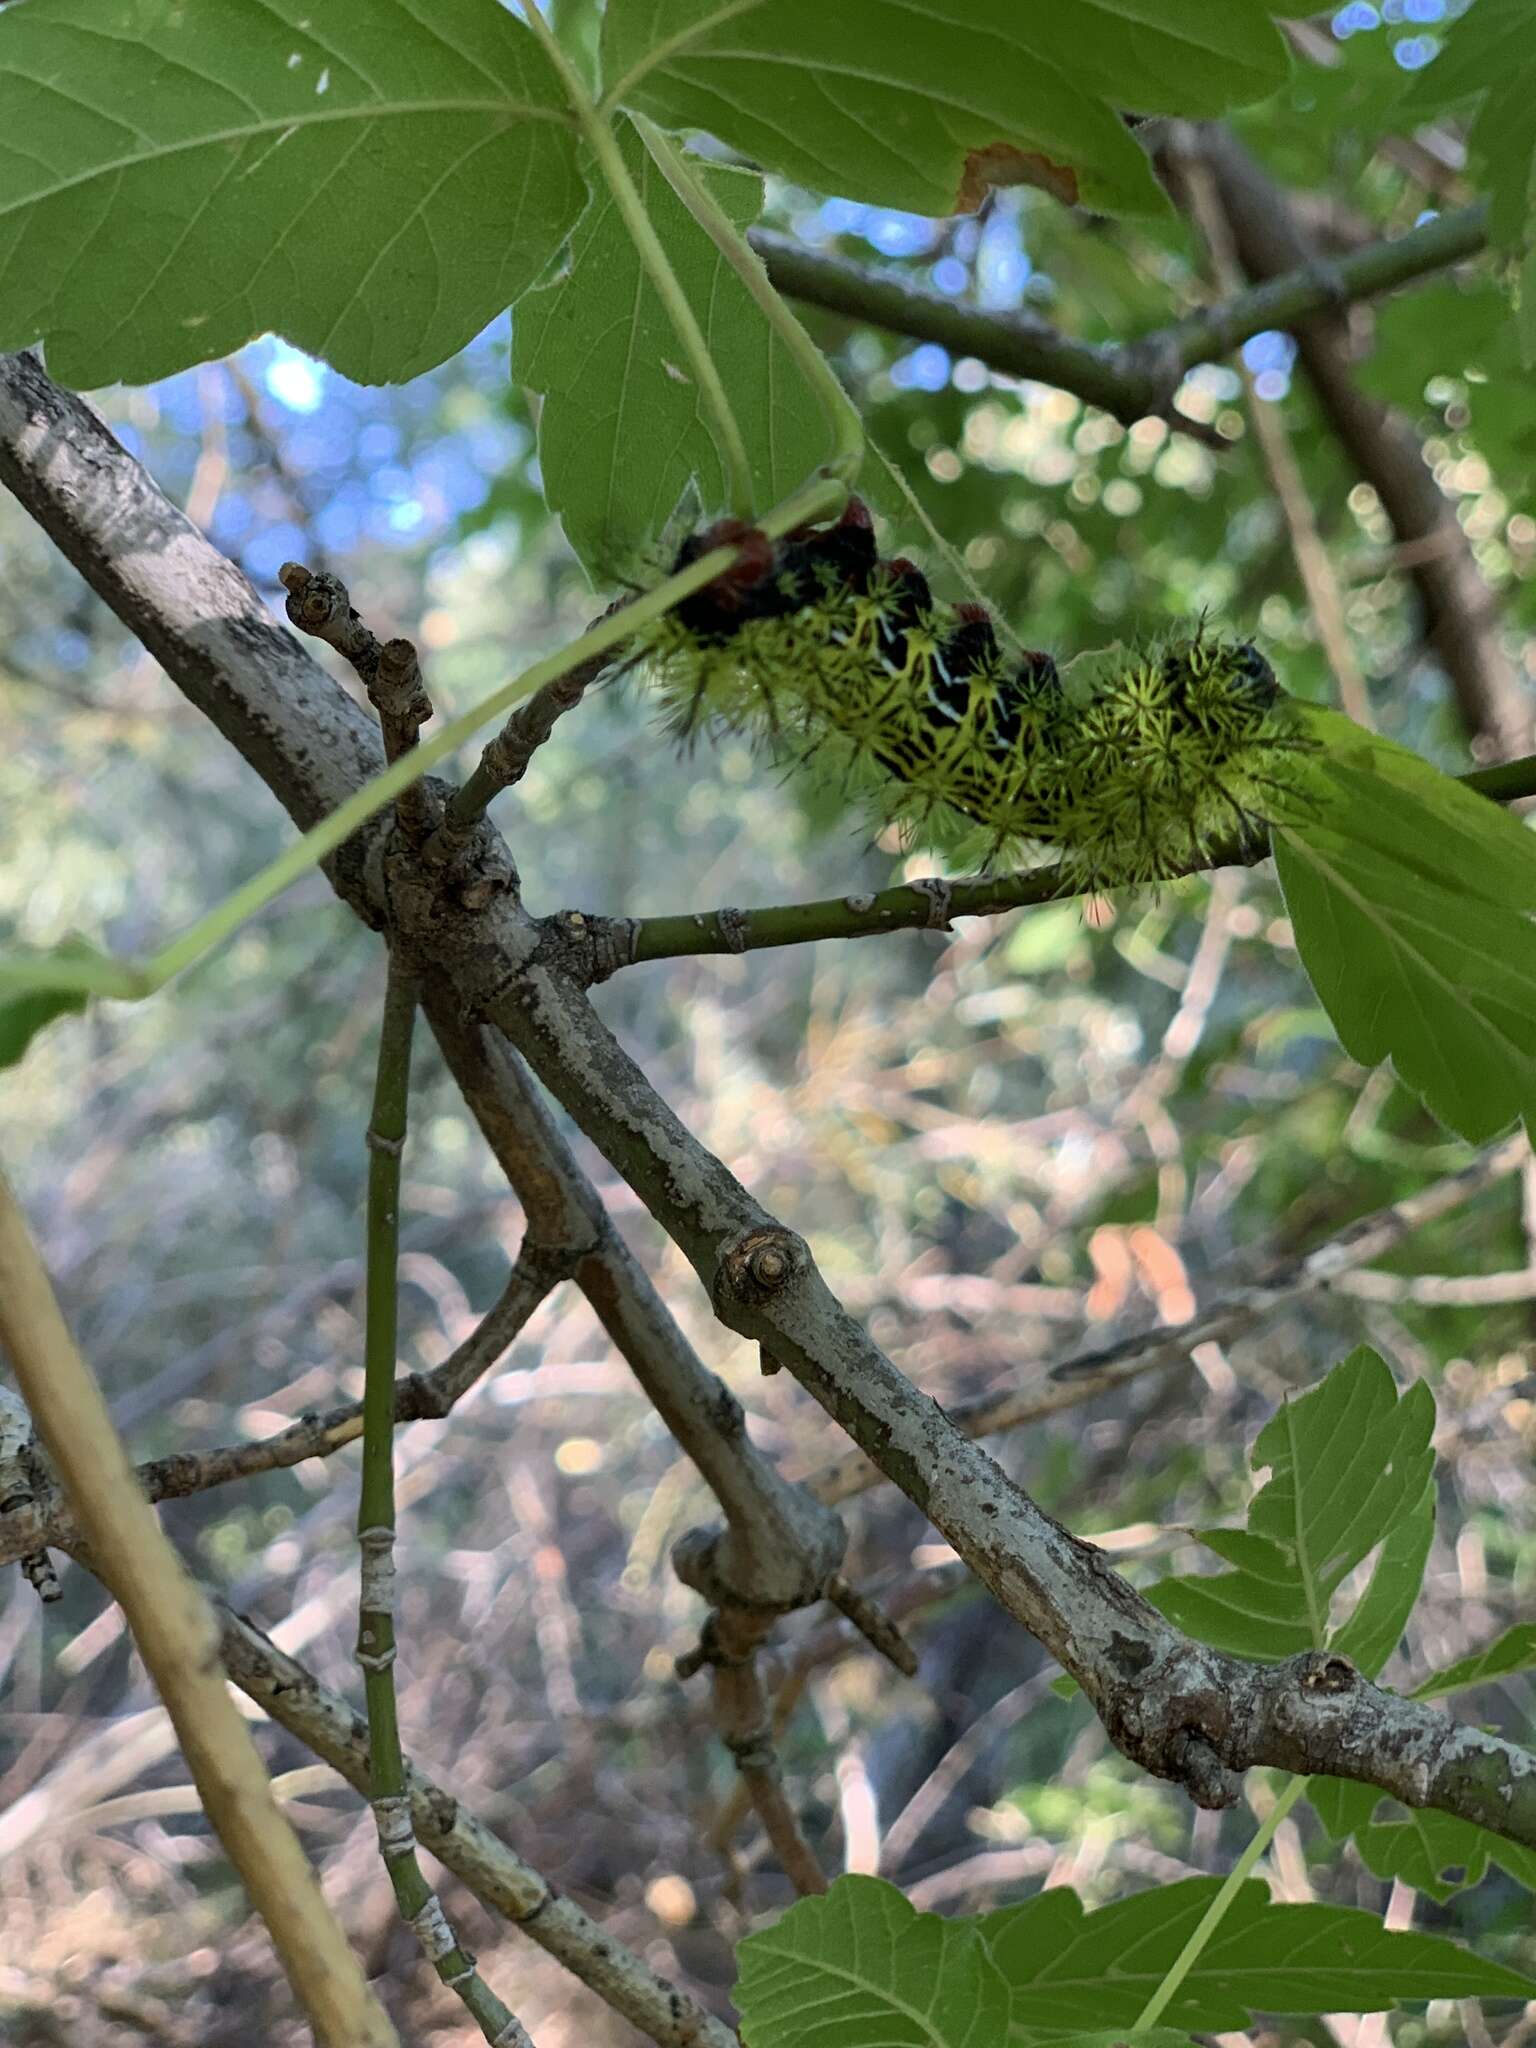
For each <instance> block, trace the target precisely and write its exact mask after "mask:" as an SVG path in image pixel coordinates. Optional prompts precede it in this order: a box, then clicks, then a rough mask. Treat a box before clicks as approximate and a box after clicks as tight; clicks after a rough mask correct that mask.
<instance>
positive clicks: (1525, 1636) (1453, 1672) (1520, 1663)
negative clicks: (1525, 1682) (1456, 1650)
mask: <svg viewBox="0 0 1536 2048" xmlns="http://www.w3.org/2000/svg"><path fill="white" fill-rule="evenodd" d="M1531 1670H1536V1622H1530V1621H1523V1622H1520V1623H1519V1624H1518V1625H1517V1626H1516V1627H1514V1628H1509V1629H1506V1630H1505V1631H1504V1633H1503V1635H1501V1636H1500V1637H1499V1639H1498V1640H1497V1642H1493V1643H1490V1644H1489V1645H1488V1647H1487V1649H1486V1650H1474V1651H1473V1653H1472V1655H1471V1656H1470V1657H1460V1658H1458V1659H1457V1661H1456V1662H1455V1663H1454V1664H1447V1665H1446V1667H1445V1669H1444V1670H1443V1671H1437V1672H1435V1673H1434V1675H1433V1676H1432V1677H1430V1678H1426V1679H1425V1680H1424V1682H1423V1684H1422V1685H1416V1686H1415V1687H1414V1689H1413V1691H1412V1692H1411V1693H1410V1694H1409V1698H1410V1699H1415V1700H1439V1699H1444V1698H1445V1696H1446V1694H1447V1693H1452V1692H1466V1691H1467V1690H1468V1688H1469V1687H1471V1686H1474V1685H1487V1684H1488V1682H1489V1680H1490V1679H1494V1678H1505V1677H1507V1676H1508V1675H1509V1674H1510V1673H1511V1672H1514V1671H1531Z"/></svg>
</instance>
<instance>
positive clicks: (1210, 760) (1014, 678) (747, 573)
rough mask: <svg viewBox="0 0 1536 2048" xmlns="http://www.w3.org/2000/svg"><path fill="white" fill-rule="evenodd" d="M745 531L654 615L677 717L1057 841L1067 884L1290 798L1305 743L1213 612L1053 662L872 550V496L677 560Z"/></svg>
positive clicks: (1142, 872)
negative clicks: (701, 583) (1177, 628)
mask: <svg viewBox="0 0 1536 2048" xmlns="http://www.w3.org/2000/svg"><path fill="white" fill-rule="evenodd" d="M724 543H735V544H737V545H738V546H739V547H740V549H741V552H740V554H739V556H738V559H737V560H736V562H735V563H734V564H733V565H732V567H731V568H730V569H729V570H727V571H726V572H725V574H724V575H722V576H720V577H717V578H716V580H715V581H714V582H713V583H711V584H709V585H707V586H706V588H705V589H703V590H702V591H699V592H697V593H696V594H695V595H694V596H692V597H690V598H687V599H685V600H684V601H683V603H681V604H680V605H678V606H677V607H676V608H675V610H673V611H672V612H671V613H669V614H668V615H667V617H666V618H665V619H663V620H662V621H661V622H660V624H659V626H658V627H657V628H656V629H655V630H654V632H653V634H652V636H651V638H650V643H649V656H650V661H651V667H652V672H653V674H654V676H655V678H656V680H657V683H658V684H659V687H660V689H661V692H662V695H663V698H664V700H665V702H666V703H667V705H668V708H669V710H670V712H671V715H672V718H673V721H674V723H675V724H676V725H678V726H679V727H680V728H682V729H683V730H692V729H694V728H695V727H697V726H698V725H699V724H700V723H701V722H705V721H718V722H720V723H721V724H723V725H725V726H727V727H729V728H732V729H737V730H743V731H747V732H750V733H753V734H756V735H758V736H761V737H764V738H767V739H769V740H771V741H773V742H774V743H775V744H776V746H777V747H778V748H779V749H780V750H781V751H784V752H787V753H790V754H792V755H798V756H800V757H802V758H805V759H808V760H810V761H811V762H812V763H813V764H814V765H815V766H816V767H817V768H819V769H831V770H832V771H833V772H838V773H841V774H842V775H844V776H845V777H846V778H847V779H848V780H849V782H850V784H851V785H852V786H854V787H855V788H856V789H857V790H858V791H859V793H860V794H861V796H862V797H863V798H864V800H865V801H866V803H867V804H869V805H870V806H871V807H872V808H873V809H874V811H875V814H876V815H877V816H878V817H879V818H880V819H881V821H882V822H884V821H886V820H888V819H894V820H899V821H901V822H902V823H904V824H905V825H906V826H907V827H908V829H909V831H910V833H911V834H912V836H913V837H920V838H926V839H929V840H938V841H940V842H943V843H946V844H950V845H953V844H955V843H957V842H958V841H959V840H960V839H961V838H962V837H963V836H964V835H965V834H967V833H969V836H970V838H971V839H972V840H973V841H974V839H975V837H976V828H980V830H981V832H982V833H983V834H984V835H985V839H986V847H987V855H988V857H989V858H991V859H994V860H995V859H996V858H998V857H999V856H1000V855H1002V854H1004V853H1010V854H1011V853H1012V852H1013V851H1014V850H1015V849H1017V848H1018V847H1019V846H1021V845H1023V844H1026V843H1030V842H1033V843H1036V844H1040V845H1044V846H1049V847H1052V848H1054V849H1056V850H1057V852H1058V856H1059V859H1060V861H1061V864H1062V867H1063V870H1064V878H1065V879H1066V880H1067V881H1069V882H1070V884H1071V885H1072V886H1077V887H1113V886H1115V885H1117V884H1121V883H1138V882H1146V881H1152V880H1156V879H1158V878H1159V877H1161V876H1165V875H1169V874H1174V873H1179V872H1182V871H1184V870H1186V869H1187V868H1188V867H1190V866H1191V865H1202V864H1205V859H1206V856H1207V855H1208V854H1210V853H1211V851H1212V850H1213V849H1214V848H1215V847H1217V846H1218V845H1220V844H1222V843H1224V842H1230V841H1231V840H1232V839H1233V838H1234V836H1236V837H1238V838H1240V839H1241V838H1249V837H1252V836H1254V835H1256V834H1258V833H1260V832H1261V831H1262V829H1263V827H1264V826H1265V824H1266V823H1268V822H1269V821H1270V820H1272V819H1274V818H1275V817H1277V816H1279V815H1281V814H1283V812H1284V811H1285V810H1286V808H1287V801H1286V800H1287V799H1288V798H1294V797H1295V795H1296V783H1297V780H1298V776H1297V767H1296V757H1297V755H1298V754H1299V753H1300V752H1302V751H1304V750H1306V749H1307V748H1308V747H1309V746H1310V744H1311V742H1309V741H1308V740H1307V739H1306V738H1304V737H1303V736H1302V734H1301V732H1300V730H1299V727H1298V721H1297V720H1296V718H1295V716H1294V713H1293V712H1292V709H1291V706H1290V701H1289V700H1288V699H1287V698H1286V697H1285V695H1284V693H1283V692H1282V690H1281V689H1280V686H1279V683H1278V682H1277V681H1276V678H1275V674H1274V671H1273V669H1272V668H1271V667H1270V665H1269V663H1268V661H1267V660H1266V659H1265V657H1264V656H1263V654H1262V653H1260V651H1259V650H1258V648H1257V647H1255V646H1254V645H1253V643H1252V642H1251V641H1248V640H1237V639H1232V638H1229V637H1227V636H1225V635H1221V634H1217V633H1212V632H1210V631H1208V630H1207V629H1206V627H1205V626H1204V624H1203V623H1202V624H1201V625H1199V626H1197V627H1196V628H1195V629H1194V630H1192V631H1189V632H1184V633H1170V634H1166V635H1164V636H1163V637H1162V638H1160V639H1158V640H1156V641H1154V642H1153V643H1151V644H1149V645H1147V646H1145V647H1143V648H1139V649H1127V648H1125V647H1115V648H1111V649H1108V650H1105V651H1103V652H1101V653H1099V654H1096V655H1092V656H1085V657H1083V658H1082V659H1081V660H1080V661H1078V662H1074V663H1073V664H1072V665H1071V667H1070V668H1069V669H1068V670H1067V672H1066V674H1065V675H1063V674H1062V673H1061V672H1060V671H1058V669H1057V666H1056V663H1055V661H1054V660H1053V659H1052V658H1051V656H1050V655H1049V654H1045V653H1025V654H1024V655H1023V656H1022V658H1019V657H1010V656H1008V655H1006V654H1005V652H1004V651H1003V649H1002V647H1001V645H1000V644H999V639H998V635H997V631H996V628H995V626H994V624H993V621H992V618H991V615H990V614H989V613H988V611H987V610H986V608H985V607H984V606H981V605H975V604H960V605H954V606H950V605H945V604H941V603H939V602H937V601H936V600H935V599H934V597H933V594H932V592H931V590H930V589H929V586H928V581H927V578H926V577H925V576H924V575H923V573H922V571H921V570H920V569H919V568H918V567H917V566H916V564H915V563H913V562H910V561H908V560H907V559H905V558H904V557H899V556H898V557H896V558H894V559H891V560H884V559H882V558H881V556H880V555H879V553H878V550H877V548H876V543H875V533H874V526H873V523H872V521H871V518H870V515H869V512H868V510H867V508H866V507H865V506H864V505H863V504H862V503H861V502H860V501H859V500H857V499H853V500H851V501H850V502H849V504H848V506H847V508H846V510H845V511H844V513H843V516H842V517H841V519H840V520H839V521H838V522H837V524H836V525H834V526H829V527H822V528H814V529H805V528H802V529H801V530H800V531H799V532H797V533H793V534H791V535H789V536H788V537H787V538H785V539H784V540H782V541H780V542H778V543H774V542H772V541H770V540H769V539H768V538H767V537H766V536H765V535H763V534H762V533H759V532H758V531H757V530H756V529H755V528H751V527H747V526H745V525H743V524H742V523H741V522H739V521H734V520H725V521H721V522H720V523H719V524H717V525H715V526H712V527H710V528H708V529H707V530H706V531H704V532H702V533H699V534H695V535H691V536H690V537H689V538H688V539H687V540H685V541H684V542H683V544H682V547H681V548H680V549H679V551H678V554H677V558H676V561H675V563H674V565H673V566H674V568H676V569H681V568H684V567H686V566H687V565H688V564H689V563H690V562H694V561H697V560H698V559H699V557H700V556H701V555H702V554H704V553H705V552H707V551H708V550H709V549H710V548H713V547H718V546H720V545H722V544H724Z"/></svg>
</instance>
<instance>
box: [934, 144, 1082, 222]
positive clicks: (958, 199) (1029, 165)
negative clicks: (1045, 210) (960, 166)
mask: <svg viewBox="0 0 1536 2048" xmlns="http://www.w3.org/2000/svg"><path fill="white" fill-rule="evenodd" d="M993 185H1037V186H1038V187H1039V188H1040V190H1041V191H1042V192H1049V193H1050V195H1051V197H1052V198H1053V199H1059V200H1060V201H1061V203H1062V205H1063V206H1076V204H1077V201H1078V184H1077V173H1076V171H1074V170H1073V169H1072V167H1071V165H1070V164H1058V163H1054V162H1053V161H1052V160H1051V158H1050V157H1048V156H1041V155H1040V154H1039V153H1038V151H1036V150H1032V149H1020V148H1019V147H1018V145H1017V144H1016V143H1012V142H989V143H987V144H986V145H985V147H984V148H981V149H973V150H972V151H971V152H970V154H969V155H968V156H967V157H966V159H965V169H964V171H963V172H962V173H961V177H960V188H959V190H958V191H957V192H956V194H955V211H956V213H974V212H975V211H976V209H977V207H978V206H980V204H981V202H982V200H983V199H985V198H986V196H987V191H988V188H989V187H990V186H993Z"/></svg>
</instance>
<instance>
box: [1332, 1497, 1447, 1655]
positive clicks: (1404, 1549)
mask: <svg viewBox="0 0 1536 2048" xmlns="http://www.w3.org/2000/svg"><path fill="white" fill-rule="evenodd" d="M1434 1540H1435V1486H1434V1481H1433V1480H1431V1481H1430V1483H1429V1484H1428V1485H1427V1486H1426V1487H1425V1489H1424V1496H1423V1499H1422V1500H1421V1501H1420V1502H1419V1504H1418V1506H1417V1507H1416V1508H1415V1509H1413V1511H1412V1512H1411V1513H1410V1514H1408V1515H1405V1516H1404V1518H1403V1519H1402V1521H1400V1522H1399V1523H1398V1524H1397V1527H1396V1528H1395V1529H1394V1530H1393V1531H1392V1533H1391V1534H1390V1535H1389V1536H1388V1538H1387V1540H1386V1542H1385V1543H1383V1545H1382V1546H1381V1554H1380V1556H1379V1557H1378V1558H1377V1560H1376V1564H1375V1568H1374V1570H1373V1571H1372V1573H1371V1581H1370V1584H1369V1585H1368V1586H1367V1587H1366V1589H1365V1591H1364V1593H1363V1594H1362V1595H1361V1597H1360V1602H1359V1605H1358V1606H1357V1607H1356V1608H1355V1611H1354V1613H1353V1614H1352V1615H1351V1616H1350V1617H1349V1619H1348V1621H1346V1622H1345V1624H1344V1626H1343V1627H1342V1628H1341V1629H1339V1630H1337V1631H1336V1632H1335V1634H1334V1637H1333V1640H1332V1642H1331V1644H1330V1645H1329V1647H1330V1648H1331V1649H1335V1650H1337V1651H1338V1652H1339V1653H1340V1655H1342V1656H1345V1657H1348V1658H1350V1659H1351V1660H1352V1661H1353V1663H1354V1664H1355V1666H1356V1667H1357V1668H1358V1669H1359V1670H1361V1671H1363V1672H1364V1673H1365V1675H1366V1677H1367V1678H1374V1677H1375V1676H1376V1674H1377V1673H1378V1672H1379V1671H1380V1670H1381V1668H1382V1666H1383V1665H1384V1664H1385V1663H1386V1661H1387V1659H1388V1658H1389V1657H1390V1656H1391V1655H1392V1652H1393V1651H1394V1650H1395V1649H1396V1648H1397V1646H1398V1644H1399V1643H1400V1642H1401V1641H1402V1639H1403V1630H1404V1629H1405V1628H1406V1627H1407V1626H1408V1617H1409V1615H1410V1614H1412V1612H1413V1610H1414V1607H1415V1605H1416V1604H1417V1602H1418V1597H1419V1592H1420V1589H1421V1588H1422V1586H1423V1584H1424V1567H1425V1565H1426V1564H1427V1563H1428V1562H1429V1547H1430V1545H1431V1544H1432V1543H1433V1542H1434Z"/></svg>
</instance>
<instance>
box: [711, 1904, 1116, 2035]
mask: <svg viewBox="0 0 1536 2048" xmlns="http://www.w3.org/2000/svg"><path fill="white" fill-rule="evenodd" d="M738 1957H739V1962H740V1970H741V1974H740V1976H739V1978H738V1979H737V1984H736V2003H737V2005H738V2007H739V2008H740V2011H741V2020H742V2026H741V2034H742V2040H743V2041H744V2042H745V2043H746V2044H747V2048H906V2044H909V2043H910V2044H911V2048H996V2044H997V2043H998V2042H1000V2041H1002V2040H1004V2039H1006V2037H1007V2028H1008V1987H1007V1985H1006V1984H1005V1983H1004V1982H1003V1979H1002V1977H1001V1975H1000V1974H999V1972H998V1969H997V1966H996V1964H995V1963H994V1962H993V1961H992V1958H991V1956H990V1955H989V1954H988V1952H987V1947H986V1944H985V1943H984V1942H983V1941H982V1939H981V1936H980V1934H979V1933H978V1931H977V1927H976V1923H975V1922H974V1921H970V1920H941V1919H940V1918H939V1917H938V1916H937V1915H936V1914H933V1913H918V1912H916V1911H914V1909H913V1908H912V1907H911V1906H910V1905H908V1903H907V1901H906V1899H905V1898H903V1896H902V1895H901V1893H900V1892H899V1891H897V1890H896V1888H895V1886H894V1885H889V1884H883V1883H882V1882H881V1881H880V1879H878V1878H874V1877H843V1878H839V1879H838V1881H837V1883H836V1884H834V1885H833V1887H832V1889H831V1890H830V1891H829V1892H828V1893H827V1894H826V1896H825V1897H824V1898H809V1899H801V1900H800V1902H799V1904H798V1905H794V1906H791V1907H790V1909H789V1911H788V1912H787V1913H786V1914H784V1916H783V1918H782V1919H780V1920H777V1921H775V1922H774V1924H773V1926H772V1927H766V1928H764V1929H763V1931H762V1932H761V1933H760V1934H752V1935H748V1937H747V1938H746V1940H745V1941H743V1942H742V1944H741V1946H740V1949H739V1950H738ZM1086 2016H1087V2015H1080V2016H1079V2022H1078V2023H1079V2025H1081V2020H1082V2018H1083V2017H1086Z"/></svg>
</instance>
